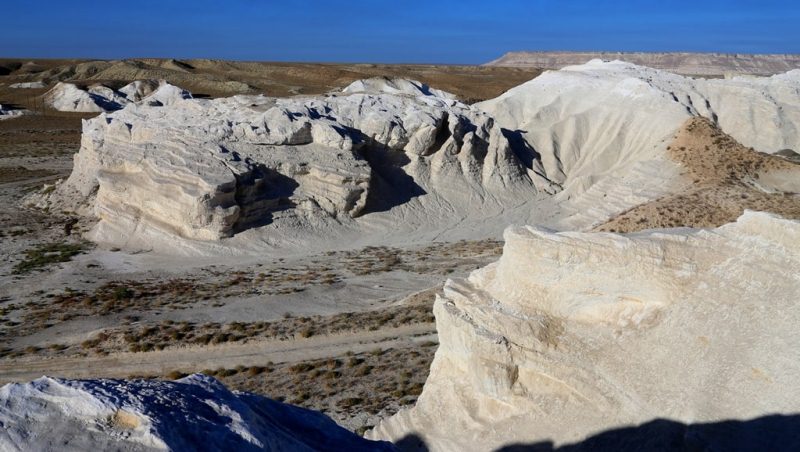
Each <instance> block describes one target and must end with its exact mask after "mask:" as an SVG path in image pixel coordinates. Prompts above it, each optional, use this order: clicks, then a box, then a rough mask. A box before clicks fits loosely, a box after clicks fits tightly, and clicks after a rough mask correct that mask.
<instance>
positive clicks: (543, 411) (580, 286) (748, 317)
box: [370, 212, 800, 451]
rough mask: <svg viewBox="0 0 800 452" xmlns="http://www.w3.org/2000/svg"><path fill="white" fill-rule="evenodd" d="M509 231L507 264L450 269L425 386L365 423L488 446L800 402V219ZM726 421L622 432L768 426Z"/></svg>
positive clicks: (706, 439)
mask: <svg viewBox="0 0 800 452" xmlns="http://www.w3.org/2000/svg"><path fill="white" fill-rule="evenodd" d="M505 239H506V242H505V246H504V250H503V255H502V257H501V259H500V260H499V261H498V262H497V263H494V264H490V265H489V266H487V267H485V268H483V269H480V270H476V271H475V272H473V273H472V274H471V275H470V276H469V278H467V279H456V280H450V281H448V282H447V284H446V285H445V289H444V296H443V297H439V298H438V299H437V300H436V303H435V305H434V313H435V315H436V326H437V331H438V334H439V341H440V345H439V349H438V351H437V352H436V357H435V359H434V361H433V364H432V367H431V374H430V376H429V378H428V380H427V382H426V384H425V388H424V390H423V393H422V395H421V396H420V398H419V400H418V402H417V404H416V406H415V407H414V408H412V409H409V410H407V411H402V412H400V413H398V414H397V415H395V416H394V417H393V418H390V419H388V420H386V421H384V422H383V423H382V424H380V425H379V426H378V427H377V428H376V429H375V430H374V431H372V432H371V436H370V437H372V438H383V439H392V440H398V439H401V438H404V437H407V436H409V435H416V436H417V437H419V438H421V439H422V440H423V441H424V442H425V443H426V444H427V446H428V448H429V449H430V450H433V451H437V450H454V451H455V450H493V449H496V448H499V447H501V446H506V445H512V444H517V445H519V444H538V443H543V442H547V441H552V442H553V443H555V444H556V445H562V444H565V443H574V442H578V441H582V440H583V439H584V438H586V437H589V436H591V435H594V434H598V433H601V432H604V431H608V430H609V429H614V428H620V427H623V426H630V425H638V424H643V423H647V422H650V421H653V420H655V419H658V418H662V419H668V420H670V421H673V422H678V423H683V424H693V423H708V422H717V421H724V420H750V419H753V418H758V417H760V416H765V415H768V414H776V413H789V414H791V413H796V412H797V411H798V410H800V389H799V388H798V386H797V384H796V381H795V380H796V375H797V374H798V372H800V348H799V347H798V344H800V334H798V332H797V328H796V324H797V322H798V319H800V305H798V304H797V294H798V293H800V277H798V271H797V270H798V269H800V249H799V248H798V247H797V243H798V240H800V222H797V221H792V220H785V219H781V218H778V217H773V216H770V215H769V214H765V213H754V212H747V213H745V214H744V215H743V216H742V217H740V218H739V219H738V221H736V222H735V223H730V224H727V225H724V226H722V227H719V228H717V229H713V230H694V229H673V230H663V231H652V232H646V233H636V234H631V235H618V234H610V233H580V232H562V233H554V232H551V231H548V230H545V229H541V228H534V227H512V228H509V229H508V230H507V231H506V234H505ZM731 428H733V430H731ZM731 428H727V427H723V426H722V424H720V428H718V429H714V428H711V429H709V430H707V431H704V432H702V433H701V431H700V430H699V429H698V430H695V432H696V433H695V434H693V435H689V434H684V433H682V431H683V430H681V429H675V430H673V431H652V432H649V433H648V432H647V431H646V430H642V431H639V432H638V435H640V436H636V435H637V432H636V431H635V430H634V431H632V432H629V434H628V435H620V436H619V437H617V440H619V441H622V442H621V443H618V444H617V447H621V446H622V445H627V446H628V447H630V445H631V444H642V445H644V444H671V443H672V442H673V441H678V443H677V444H678V446H676V447H677V448H678V449H682V448H683V447H697V448H698V449H717V448H721V449H722V450H725V449H726V448H727V447H730V445H731V444H736V442H735V441H734V442H733V443H731V442H730V441H731V438H734V437H738V438H739V439H740V440H743V441H745V443H742V444H750V445H749V446H745V448H747V447H754V446H755V445H756V444H759V441H763V442H769V441H770V440H769V438H768V436H769V435H768V434H767V432H766V431H765V432H762V433H763V434H764V435H765V436H764V437H761V436H759V435H758V434H756V435H753V434H752V432H750V433H747V432H748V431H747V430H746V429H745V428H744V425H740V426H739V427H735V428H734V427H731ZM646 435H665V436H655V437H653V438H648V437H646ZM795 440H796V437H795ZM648 441H651V442H648ZM652 441H655V442H652ZM737 441H738V440H737ZM747 441H749V443H747ZM726 444H727V445H728V446H725V445H726ZM598 447H599V444H598ZM605 447H606V448H605V449H602V450H616V449H615V447H614V443H610V444H606V445H605ZM590 449H591V448H590Z"/></svg>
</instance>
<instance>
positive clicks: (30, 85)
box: [8, 82, 47, 89]
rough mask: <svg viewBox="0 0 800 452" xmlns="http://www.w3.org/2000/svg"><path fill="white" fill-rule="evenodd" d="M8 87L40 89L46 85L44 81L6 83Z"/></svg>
mask: <svg viewBox="0 0 800 452" xmlns="http://www.w3.org/2000/svg"><path fill="white" fill-rule="evenodd" d="M8 87H9V88H17V89H41V88H45V87H47V85H46V84H45V83H44V82H20V83H12V84H10V85H8Z"/></svg>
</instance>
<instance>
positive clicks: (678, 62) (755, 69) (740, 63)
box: [487, 52, 800, 76]
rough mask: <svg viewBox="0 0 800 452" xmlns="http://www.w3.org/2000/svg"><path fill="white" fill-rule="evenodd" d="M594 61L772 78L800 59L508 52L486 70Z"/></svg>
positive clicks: (795, 66) (558, 66)
mask: <svg viewBox="0 0 800 452" xmlns="http://www.w3.org/2000/svg"><path fill="white" fill-rule="evenodd" d="M594 59H602V60H624V61H628V62H631V63H634V64H638V65H641V66H648V67H652V68H656V69H662V70H665V71H670V72H674V73H676V74H684V75H705V76H721V75H726V74H750V75H773V74H779V73H781V72H787V71H791V70H792V69H800V55H781V54H774V55H769V54H767V55H759V54H740V53H737V54H731V53H686V52H669V53H657V52H653V53H649V52H508V53H506V54H505V55H503V56H501V57H500V58H498V59H496V60H494V61H491V62H489V63H487V66H510V67H539V68H547V69H561V68H563V67H566V66H573V65H577V64H584V63H586V62H588V61H591V60H594Z"/></svg>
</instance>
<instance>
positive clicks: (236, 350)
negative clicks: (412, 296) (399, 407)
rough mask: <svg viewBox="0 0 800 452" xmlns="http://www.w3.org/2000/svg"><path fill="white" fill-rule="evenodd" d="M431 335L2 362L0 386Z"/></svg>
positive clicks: (307, 353) (362, 347)
mask: <svg viewBox="0 0 800 452" xmlns="http://www.w3.org/2000/svg"><path fill="white" fill-rule="evenodd" d="M435 339H436V331H435V328H434V326H433V325H430V324H416V325H409V326H403V327H400V328H392V329H383V330H378V331H364V332H358V333H349V334H341V335H332V336H320V337H312V338H309V339H296V340H289V341H258V342H249V343H244V344H228V345H222V346H207V347H185V348H172V349H167V350H162V351H156V352H148V353H117V354H112V355H109V356H101V357H77V358H53V359H47V360H31V359H19V360H5V361H3V363H2V364H0V384H5V383H9V382H17V381H29V380H32V379H34V378H38V377H41V376H42V375H48V376H51V377H65V378H101V377H107V378H125V377H128V376H131V375H165V374H166V373H168V372H170V371H173V370H178V371H182V372H187V373H189V372H199V371H202V370H204V369H213V368H217V367H224V368H233V367H236V366H239V365H242V366H263V365H266V364H268V363H270V362H272V363H282V362H296V361H307V360H312V359H320V358H328V357H334V356H341V355H344V354H345V353H347V352H348V351H351V352H354V353H361V352H366V351H370V350H374V349H376V348H406V347H414V346H417V345H418V344H419V343H420V342H424V341H431V340H435Z"/></svg>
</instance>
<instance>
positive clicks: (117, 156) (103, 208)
mask: <svg viewBox="0 0 800 452" xmlns="http://www.w3.org/2000/svg"><path fill="white" fill-rule="evenodd" d="M157 94H158V91H156V92H155V93H154V94H151V95H150V96H149V97H148V99H149V98H151V97H154V96H156V95H157ZM523 152H524V151H523ZM526 157H529V156H520V155H518V154H517V153H516V152H515V150H514V149H512V146H511V145H510V143H509V140H508V138H507V137H506V134H504V133H503V131H501V130H500V128H499V127H496V126H495V125H494V121H493V120H492V118H491V117H490V116H488V115H486V114H485V113H483V112H480V111H477V110H474V109H471V108H470V107H469V106H467V105H464V104H462V103H460V102H458V101H456V100H454V99H453V98H452V96H450V95H448V94H446V93H442V92H440V91H436V90H430V89H429V88H428V87H426V86H424V85H421V84H418V83H416V82H411V81H406V80H384V79H378V80H368V81H360V82H356V83H354V84H353V85H351V86H349V87H347V88H346V89H345V90H343V91H342V92H340V93H332V94H330V95H328V96H324V97H306V98H303V97H296V98H286V99H275V98H267V97H254V96H236V97H232V98H226V99H215V100H202V99H181V98H178V99H175V100H174V102H171V103H169V104H164V105H149V104H147V103H142V104H131V105H129V106H127V107H126V108H125V109H123V110H121V111H118V112H115V113H110V114H101V115H100V116H98V117H97V118H93V119H91V120H88V121H86V122H85V123H84V129H83V140H82V146H81V150H80V152H79V153H78V154H77V155H76V157H75V167H74V170H73V173H72V175H71V176H70V178H69V179H68V180H67V181H66V182H65V183H63V184H61V185H60V186H59V187H57V188H56V191H55V193H53V194H51V195H50V196H49V197H48V199H43V200H38V202H39V204H40V205H43V204H47V203H48V202H49V203H55V204H57V205H59V206H61V207H62V208H72V209H77V210H79V209H80V208H81V206H89V207H90V209H91V210H92V211H93V213H94V215H96V216H97V217H99V219H100V222H101V226H100V229H102V230H103V231H105V232H103V233H102V234H101V237H100V238H103V237H105V238H109V239H111V241H113V239H114V238H117V239H118V238H120V237H125V236H126V235H130V234H133V233H135V232H136V231H137V230H138V229H140V228H148V229H153V228H156V229H159V230H162V231H165V232H166V233H167V234H174V235H177V236H179V237H184V238H189V239H197V240H217V239H220V238H223V237H228V236H231V235H232V234H234V233H236V232H239V231H242V230H245V229H248V228H251V227H254V226H263V225H267V224H270V223H272V222H273V221H274V220H275V219H276V217H280V218H281V219H282V220H283V221H285V222H286V223H287V225H286V226H287V228H294V229H297V230H298V231H299V232H302V230H314V229H320V228H324V227H325V225H330V224H331V223H343V224H348V223H349V222H351V221H350V220H351V219H352V218H355V217H358V216H360V215H362V214H364V213H367V212H371V211H382V210H387V209H390V208H392V207H393V206H395V205H397V204H400V203H402V202H405V201H407V200H408V199H411V198H413V197H416V196H420V195H423V194H430V195H431V196H435V197H438V198H440V199H441V202H442V203H449V205H450V206H451V207H452V206H453V205H457V206H458V208H464V209H466V207H468V206H470V203H471V202H472V201H471V200H470V198H471V197H476V198H486V197H488V198H490V199H492V200H496V203H497V204H499V205H502V204H503V203H506V202H508V203H514V202H518V201H517V200H518V199H519V196H532V195H535V194H536V193H538V192H539V191H540V190H543V191H551V192H552V191H553V190H555V188H554V187H553V186H552V185H551V184H550V183H549V181H548V180H547V179H546V178H545V177H543V176H542V175H541V172H542V171H541V167H540V166H539V165H538V162H537V161H535V160H533V159H530V158H526ZM85 210H89V209H85Z"/></svg>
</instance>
